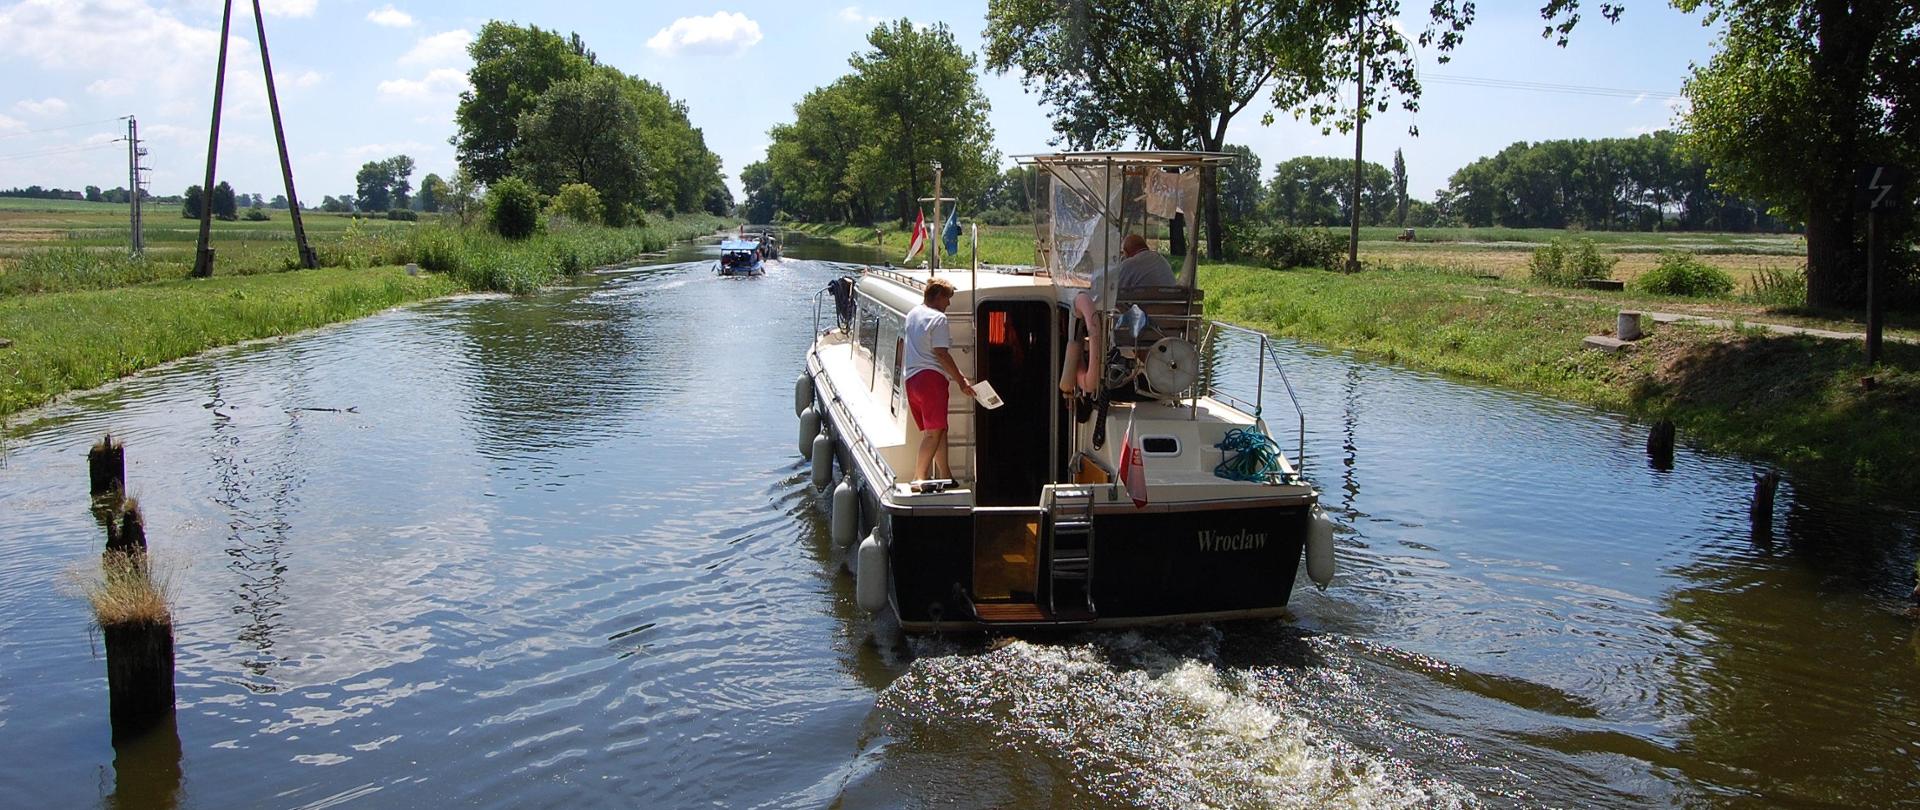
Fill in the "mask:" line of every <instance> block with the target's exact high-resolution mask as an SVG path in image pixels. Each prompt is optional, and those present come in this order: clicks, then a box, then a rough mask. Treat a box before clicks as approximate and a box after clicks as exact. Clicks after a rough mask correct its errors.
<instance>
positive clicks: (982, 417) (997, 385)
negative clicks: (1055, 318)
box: [973, 301, 1058, 506]
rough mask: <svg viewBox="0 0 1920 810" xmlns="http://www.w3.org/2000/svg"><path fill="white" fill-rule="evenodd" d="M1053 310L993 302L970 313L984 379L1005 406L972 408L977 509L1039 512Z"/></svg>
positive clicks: (1050, 401) (1050, 402) (1051, 397)
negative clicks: (1028, 508) (1035, 508)
mask: <svg viewBox="0 0 1920 810" xmlns="http://www.w3.org/2000/svg"><path fill="white" fill-rule="evenodd" d="M1052 311H1053V307H1052V306H1051V305H1050V304H1049V303H1047V302H1045V301H991V302H988V303H985V304H982V305H981V306H980V308H979V310H978V311H977V312H975V313H974V324H975V329H974V341H975V346H974V357H976V358H978V368H977V372H978V375H979V377H980V378H981V379H983V380H986V381H988V382H990V383H993V388H994V390H995V391H997V392H999V394H1000V398H1001V399H1002V400H1004V401H1005V403H1006V404H1004V405H1002V406H1000V407H998V408H994V409H992V410H989V409H987V408H985V407H981V406H980V405H979V404H978V403H976V404H975V405H974V410H973V418H974V430H975V432H974V436H975V441H976V442H977V444H976V446H975V448H974V451H975V452H974V465H975V470H976V477H977V482H976V484H975V490H974V491H975V504H976V505H978V506H1038V505H1039V504H1040V491H1041V489H1042V488H1043V487H1045V486H1046V484H1047V460H1048V459H1047V455H1048V454H1047V449H1048V448H1047V436H1048V434H1049V431H1048V420H1049V419H1051V418H1052V417H1053V409H1054V408H1055V406H1056V400H1057V399H1058V397H1057V395H1056V394H1055V393H1054V390H1053V380H1052V379H1051V378H1052V375H1053V368H1052V357H1053V351H1054V348H1053V338H1052V335H1053V329H1052V317H1051V316H1052V314H1053V312H1052Z"/></svg>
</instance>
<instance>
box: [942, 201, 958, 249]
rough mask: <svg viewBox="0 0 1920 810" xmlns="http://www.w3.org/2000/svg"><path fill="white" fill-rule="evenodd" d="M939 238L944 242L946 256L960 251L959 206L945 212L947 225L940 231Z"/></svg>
mask: <svg viewBox="0 0 1920 810" xmlns="http://www.w3.org/2000/svg"><path fill="white" fill-rule="evenodd" d="M940 239H941V241H942V242H945V243H946V246H947V255H948V256H952V255H953V254H955V253H959V252H960V206H958V205H956V206H954V207H953V210H951V211H948V212H947V227H946V228H944V229H942V230H941V231H940Z"/></svg>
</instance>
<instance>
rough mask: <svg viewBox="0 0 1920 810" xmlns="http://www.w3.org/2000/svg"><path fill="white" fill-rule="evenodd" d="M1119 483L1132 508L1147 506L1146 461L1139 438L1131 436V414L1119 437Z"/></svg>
mask: <svg viewBox="0 0 1920 810" xmlns="http://www.w3.org/2000/svg"><path fill="white" fill-rule="evenodd" d="M1118 472H1119V474H1120V483H1122V484H1124V485H1126V487H1127V497H1129V498H1132V499H1133V508H1135V509H1141V508H1144V507H1146V505H1147V460H1146V458H1145V457H1143V456H1141V455H1140V437H1138V436H1135V435H1133V413H1132V411H1131V410H1129V411H1128V413H1127V432H1126V433H1124V434H1121V436H1120V467H1119V470H1118Z"/></svg>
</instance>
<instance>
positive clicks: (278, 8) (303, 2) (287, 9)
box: [260, 0, 320, 44]
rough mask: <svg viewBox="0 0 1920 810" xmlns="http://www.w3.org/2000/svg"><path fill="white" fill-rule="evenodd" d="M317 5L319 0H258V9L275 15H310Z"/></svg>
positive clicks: (270, 41) (269, 41) (269, 42)
mask: <svg viewBox="0 0 1920 810" xmlns="http://www.w3.org/2000/svg"><path fill="white" fill-rule="evenodd" d="M318 5H320V0H260V10H261V11H264V12H266V13H268V14H270V15H272V16H275V17H311V16H313V9H314V7H315V6H318ZM267 42H268V44H272V42H273V41H272V40H268V41H267Z"/></svg>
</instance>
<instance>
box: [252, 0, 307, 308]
mask: <svg viewBox="0 0 1920 810" xmlns="http://www.w3.org/2000/svg"><path fill="white" fill-rule="evenodd" d="M253 25H254V30H255V31H257V32H259V35H260V71H261V72H262V73H264V74H266V77H267V109H268V110H269V111H271V112H272V113H273V142H274V144H275V145H276V146H278V147H280V177H281V178H282V179H284V180H286V182H287V216H290V217H292V218H293V241H294V244H296V245H298V246H299V250H300V266H302V267H305V268H307V269H308V270H312V269H314V268H316V267H319V266H320V257H319V256H317V255H315V254H314V252H313V246H311V245H309V244H307V229H306V227H305V226H304V225H302V224H301V223H300V195H298V194H295V193H294V191H293V161H291V160H289V159H288V158H287V133H286V130H285V129H284V128H282V127H281V126H280V96H279V94H277V93H275V92H274V90H273V60H272V59H271V58H270V57H268V56H267V18H266V16H265V15H263V14H261V13H260V0H253Z"/></svg>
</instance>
